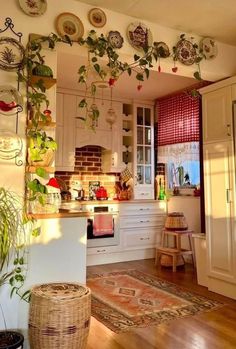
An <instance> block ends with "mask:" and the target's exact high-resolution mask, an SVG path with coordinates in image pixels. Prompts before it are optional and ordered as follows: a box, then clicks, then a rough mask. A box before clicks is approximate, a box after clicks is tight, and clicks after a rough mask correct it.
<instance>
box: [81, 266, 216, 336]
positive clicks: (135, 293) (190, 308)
mask: <svg viewBox="0 0 236 349" xmlns="http://www.w3.org/2000/svg"><path fill="white" fill-rule="evenodd" d="M87 286H88V287H89V288H90V289H91V291H92V316H94V317H95V318H96V319H97V320H98V321H100V322H102V323H103V324H104V325H105V326H107V327H108V328H110V329H111V330H112V331H114V332H117V333H119V332H124V331H129V330H131V329H132V328H135V327H147V326H153V325H158V324H161V323H164V322H169V321H171V320H173V319H177V318H180V317H183V316H189V315H196V314H199V313H200V312H205V311H211V310H214V309H217V308H218V307H220V306H222V305H223V304H221V303H219V302H217V301H214V300H211V299H208V298H206V297H203V296H200V295H197V294H194V293H192V292H189V291H188V290H186V289H183V288H181V287H179V286H177V285H175V284H173V283H170V282H167V281H165V280H162V279H159V278H157V277H155V276H152V275H149V274H146V273H143V272H140V271H138V270H125V271H117V272H112V273H105V274H92V275H90V276H88V279H87Z"/></svg>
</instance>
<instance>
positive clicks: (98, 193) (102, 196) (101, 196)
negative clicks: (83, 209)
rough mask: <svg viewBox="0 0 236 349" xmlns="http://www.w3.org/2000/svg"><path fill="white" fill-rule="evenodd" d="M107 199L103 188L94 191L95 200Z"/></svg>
mask: <svg viewBox="0 0 236 349" xmlns="http://www.w3.org/2000/svg"><path fill="white" fill-rule="evenodd" d="M107 198H108V196H107V191H106V189H105V188H104V187H99V188H98V189H97V190H96V199H97V200H106V199H107Z"/></svg>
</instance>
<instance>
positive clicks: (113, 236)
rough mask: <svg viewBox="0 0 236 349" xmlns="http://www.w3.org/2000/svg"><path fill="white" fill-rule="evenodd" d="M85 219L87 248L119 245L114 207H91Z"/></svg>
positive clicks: (116, 212)
mask: <svg viewBox="0 0 236 349" xmlns="http://www.w3.org/2000/svg"><path fill="white" fill-rule="evenodd" d="M89 211H90V212H91V216H90V217H89V218H88V219H87V246H88V247H103V246H116V245H119V242H120V239H119V226H118V225H119V222H118V213H119V212H118V210H117V208H116V205H99V206H91V207H90V209H89Z"/></svg>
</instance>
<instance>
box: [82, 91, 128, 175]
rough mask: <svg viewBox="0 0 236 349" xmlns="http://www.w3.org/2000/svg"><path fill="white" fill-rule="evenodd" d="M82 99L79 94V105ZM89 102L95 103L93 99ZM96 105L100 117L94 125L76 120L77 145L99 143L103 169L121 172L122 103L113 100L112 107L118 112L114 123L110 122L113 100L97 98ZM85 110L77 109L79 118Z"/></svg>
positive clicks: (104, 170) (83, 114) (107, 171)
mask: <svg viewBox="0 0 236 349" xmlns="http://www.w3.org/2000/svg"><path fill="white" fill-rule="evenodd" d="M80 100H81V97H80V96H77V105H79V102H80ZM88 102H89V103H93V102H92V101H91V100H90V101H89V100H88ZM95 103H96V106H97V108H98V110H99V117H98V119H97V120H96V121H94V125H93V128H91V126H92V125H88V124H86V122H84V121H83V120H80V119H77V121H76V147H78V148H81V147H84V146H86V145H97V146H100V147H102V148H103V149H102V171H103V172H106V173H109V172H120V171H121V167H122V118H121V115H122V103H121V102H114V101H113V102H112V109H113V110H114V112H115V114H116V118H115V121H114V123H113V124H111V123H109V119H108V116H109V115H108V110H109V109H110V108H111V102H110V101H108V100H105V99H103V100H100V99H96V101H95ZM84 116H85V110H83V109H81V108H78V109H77V118H79V117H84Z"/></svg>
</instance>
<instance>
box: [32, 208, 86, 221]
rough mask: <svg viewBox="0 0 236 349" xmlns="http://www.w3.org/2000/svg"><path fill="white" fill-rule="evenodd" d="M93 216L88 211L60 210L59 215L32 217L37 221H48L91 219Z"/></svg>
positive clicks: (43, 214) (41, 214) (50, 214)
mask: <svg viewBox="0 0 236 349" xmlns="http://www.w3.org/2000/svg"><path fill="white" fill-rule="evenodd" d="M90 215H91V213H90V212H87V211H74V210H73V209H72V210H69V209H68V210H67V209H59V212H58V213H37V214H36V213H34V214H33V213H32V214H30V216H31V217H33V218H35V219H47V218H76V217H78V218H80V217H82V218H83V217H89V216H90Z"/></svg>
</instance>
